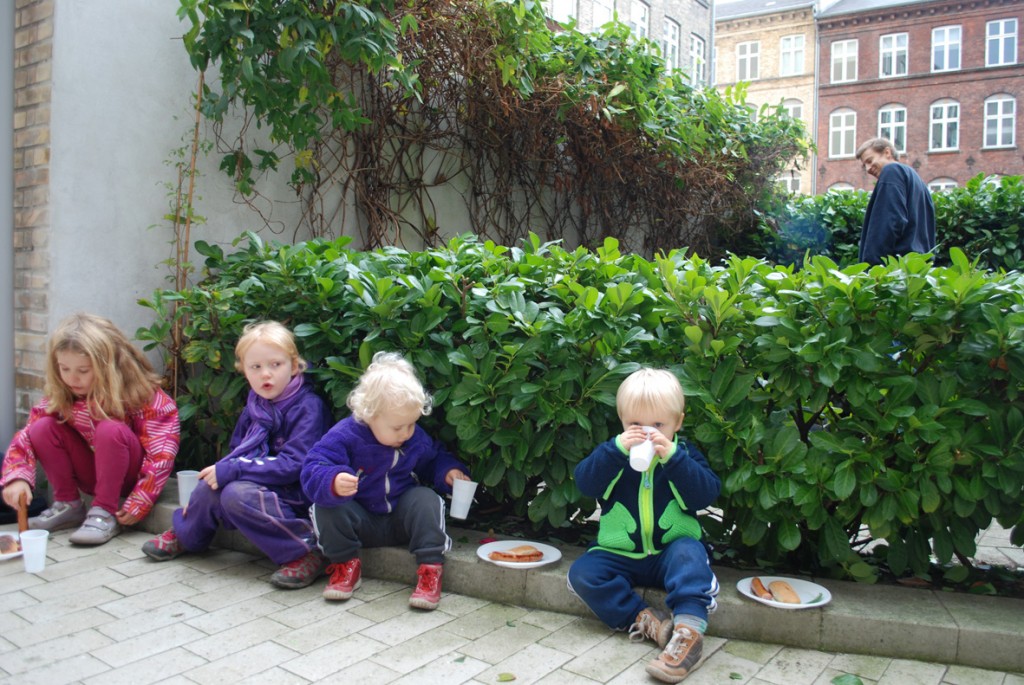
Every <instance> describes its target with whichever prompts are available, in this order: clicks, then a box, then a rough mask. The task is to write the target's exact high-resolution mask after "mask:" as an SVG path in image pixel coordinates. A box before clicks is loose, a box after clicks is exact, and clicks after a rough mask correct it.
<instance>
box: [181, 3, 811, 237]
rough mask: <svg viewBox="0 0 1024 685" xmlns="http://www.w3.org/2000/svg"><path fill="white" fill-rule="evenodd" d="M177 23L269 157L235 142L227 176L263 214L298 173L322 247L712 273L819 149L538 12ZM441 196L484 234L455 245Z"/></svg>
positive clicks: (617, 38)
mask: <svg viewBox="0 0 1024 685" xmlns="http://www.w3.org/2000/svg"><path fill="white" fill-rule="evenodd" d="M180 15H181V16H182V17H183V18H184V19H186V20H187V21H188V22H189V24H190V28H189V30H188V32H187V34H186V35H185V41H184V43H185V46H186V48H187V50H188V51H189V54H190V56H191V59H192V62H193V64H194V66H195V67H196V68H197V69H198V70H200V71H205V70H207V69H208V68H210V67H212V66H216V68H217V70H218V71H219V75H220V81H219V84H215V85H207V86H206V88H205V90H204V97H203V112H204V114H205V115H206V116H208V117H210V118H212V119H213V120H214V121H224V120H225V118H226V115H227V114H228V113H229V112H232V111H237V109H238V108H241V109H242V110H243V111H244V115H245V116H246V117H248V121H249V122H250V123H252V122H254V123H255V124H256V125H257V126H258V127H261V128H265V129H266V132H267V134H268V138H269V141H270V142H269V144H260V145H254V144H253V143H252V142H250V138H249V137H247V136H245V135H242V136H237V137H235V138H232V139H231V140H230V142H227V143H225V145H224V147H225V149H224V150H223V158H222V162H221V168H222V169H223V170H224V171H225V172H227V173H229V174H231V175H232V176H233V177H234V179H235V182H236V184H237V186H238V188H239V190H240V191H241V192H242V193H243V194H244V195H246V196H250V197H252V196H253V195H254V194H255V193H257V192H258V184H259V180H260V176H261V174H263V173H264V172H267V171H269V170H276V169H278V168H281V167H282V165H283V162H284V160H285V159H288V160H290V161H289V163H288V164H289V165H290V168H291V170H292V173H291V182H292V184H293V186H294V188H295V191H296V192H297V193H298V195H299V197H300V198H301V200H302V202H303V203H304V207H305V208H306V211H305V217H304V220H305V221H306V222H307V223H308V226H309V228H310V229H311V231H310V232H311V233H312V234H314V235H323V236H332V235H337V234H339V233H340V232H341V226H342V225H343V224H345V223H352V224H355V225H358V226H360V230H361V231H362V236H361V238H362V242H363V244H364V246H366V247H369V248H372V247H378V246H381V245H385V244H401V243H403V241H406V240H409V239H410V238H411V237H415V239H416V240H415V242H419V243H422V244H425V245H436V244H438V243H439V242H440V241H441V240H442V235H443V234H444V233H445V232H447V233H449V234H450V233H451V232H453V231H458V232H461V231H464V230H467V229H470V230H472V231H473V232H475V233H477V234H479V235H483V236H486V237H488V238H491V239H493V240H495V241H497V242H499V243H501V244H507V245H511V244H515V243H516V242H518V241H520V240H521V239H523V238H524V237H525V236H526V235H527V234H528V232H530V231H533V232H535V233H538V234H540V235H541V236H543V237H545V238H548V239H558V238H564V239H566V241H567V242H569V243H579V244H585V245H592V244H595V243H598V242H600V241H601V240H603V239H604V238H605V237H609V236H612V237H617V238H618V239H619V240H620V241H621V242H622V244H623V246H624V247H626V248H627V249H630V250H634V251H637V252H646V253H651V252H653V251H656V250H659V249H669V248H672V247H678V246H689V247H691V248H693V249H696V250H698V251H700V252H701V253H703V254H715V253H717V252H720V251H722V250H723V249H725V248H727V247H728V246H729V244H730V241H731V240H732V238H733V237H734V236H735V235H737V234H739V233H742V232H743V231H745V230H747V229H748V228H749V227H751V226H753V225H754V223H755V222H756V217H757V215H758V213H759V212H760V211H763V209H764V208H765V207H766V206H767V203H769V202H770V201H772V199H773V198H774V177H775V175H776V174H777V173H778V172H779V171H781V170H782V168H784V167H785V166H786V164H787V163H789V162H790V160H792V159H793V157H794V156H799V155H800V154H802V153H803V152H805V151H806V149H807V143H806V142H804V138H803V134H804V131H803V129H802V127H801V125H800V124H799V122H796V121H794V120H792V119H790V118H788V117H786V116H785V115H784V114H783V113H782V112H780V111H776V110H770V109H764V110H762V112H761V113H760V115H759V116H758V117H757V120H756V121H755V118H754V117H753V116H752V115H751V112H750V110H749V109H748V108H747V107H746V106H744V104H743V103H742V92H739V93H738V94H737V97H732V96H729V97H726V96H723V95H721V94H719V93H718V92H717V91H715V90H713V89H705V88H694V87H692V86H691V85H690V83H689V78H688V76H687V75H686V74H685V73H683V72H680V71H676V72H674V73H672V74H671V75H666V73H665V65H664V62H663V60H662V59H661V57H660V56H659V55H658V49H657V47H656V46H655V45H654V44H652V43H649V42H646V41H636V40H634V39H633V38H632V37H631V35H630V32H629V29H628V28H627V27H626V26H624V25H622V24H619V23H612V24H609V25H608V26H606V27H604V29H603V30H602V31H601V32H599V33H592V34H586V33H581V32H579V31H576V30H575V29H574V28H572V27H571V26H570V27H561V28H560V29H559V30H557V31H553V30H552V29H551V27H550V26H549V24H548V21H547V20H546V19H545V17H544V12H543V3H541V2H532V1H528V0H516V1H513V0H447V1H442V2H438V1H436V0H408V1H407V2H393V1H388V0H362V1H361V2H335V1H330V0H312V1H310V0H245V1H240V2H215V1H213V0H181V9H180ZM563 29H564V30H563ZM442 190H443V191H445V194H446V195H450V194H451V193H452V192H453V191H454V192H455V193H457V195H458V196H459V197H462V198H463V200H464V202H465V208H466V216H468V217H469V222H470V224H471V225H470V226H465V225H458V226H450V225H449V226H443V225H439V221H441V220H443V216H442V215H443V212H442V211H439V206H438V204H437V202H438V198H439V197H440V196H441V194H442V193H441V192H440V191H442ZM353 211H354V212H356V215H355V216H347V215H348V213H349V212H353ZM348 220H351V221H348Z"/></svg>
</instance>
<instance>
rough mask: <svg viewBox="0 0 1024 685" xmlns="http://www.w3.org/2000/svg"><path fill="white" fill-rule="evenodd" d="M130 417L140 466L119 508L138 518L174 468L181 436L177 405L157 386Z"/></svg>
mask: <svg viewBox="0 0 1024 685" xmlns="http://www.w3.org/2000/svg"><path fill="white" fill-rule="evenodd" d="M130 421H131V426H132V430H133V432H134V433H135V434H136V435H137V436H138V437H139V442H140V443H141V444H142V452H143V455H142V468H141V469H139V480H138V481H137V482H136V483H135V488H134V489H133V490H132V491H131V493H130V494H129V495H128V497H127V499H125V502H124V507H123V509H124V510H125V511H126V512H128V513H130V514H134V515H135V516H137V517H138V518H140V519H142V518H144V517H145V516H146V515H147V514H149V512H150V510H151V509H152V508H153V505H154V504H156V501H157V499H159V497H160V493H161V492H162V491H163V489H164V485H165V484H166V483H167V479H168V477H170V475H171V471H172V470H173V469H174V458H175V457H176V456H177V455H178V444H179V442H180V440H181V425H180V424H179V422H178V406H177V405H176V404H175V403H174V400H173V399H171V397H170V395H168V394H167V393H165V392H164V391H163V390H160V389H158V390H157V391H156V393H155V394H154V395H153V401H152V402H151V403H150V404H149V406H148V407H145V408H143V409H142V410H141V411H138V412H135V413H133V414H132V415H131V419H130Z"/></svg>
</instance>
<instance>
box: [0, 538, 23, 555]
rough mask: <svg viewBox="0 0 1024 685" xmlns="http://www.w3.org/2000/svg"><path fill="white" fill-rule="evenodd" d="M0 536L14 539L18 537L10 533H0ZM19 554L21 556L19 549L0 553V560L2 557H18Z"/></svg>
mask: <svg viewBox="0 0 1024 685" xmlns="http://www.w3.org/2000/svg"><path fill="white" fill-rule="evenodd" d="M0 536H3V537H5V538H14V539H15V540H17V539H18V538H17V537H16V536H14V535H11V534H10V533H0ZM20 556H21V550H20V549H19V550H18V551H17V552H8V553H7V554H0V561H3V560H4V559H13V558H15V557H20Z"/></svg>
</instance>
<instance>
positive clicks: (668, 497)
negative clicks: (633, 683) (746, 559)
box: [569, 368, 721, 683]
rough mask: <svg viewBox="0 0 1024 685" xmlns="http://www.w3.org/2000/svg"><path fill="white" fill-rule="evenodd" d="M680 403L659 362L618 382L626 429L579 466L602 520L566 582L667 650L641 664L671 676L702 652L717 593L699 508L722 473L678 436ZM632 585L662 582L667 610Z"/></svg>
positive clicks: (686, 669)
mask: <svg viewBox="0 0 1024 685" xmlns="http://www.w3.org/2000/svg"><path fill="white" fill-rule="evenodd" d="M684 405H685V400H684V397H683V389H682V386H681V385H680V384H679V380H678V379H677V378H676V377H675V376H674V375H673V374H672V373H671V372H669V371H666V370H663V369H646V368H645V369H640V370H639V371H636V372H634V373H633V374H630V376H628V377H627V378H626V380H625V381H623V382H622V385H620V386H619V390H618V394H617V395H616V407H617V410H618V414H619V419H620V420H621V421H622V433H621V434H619V435H618V436H616V437H615V438H613V439H612V440H609V441H607V442H605V443H602V444H601V445H598V447H597V448H596V449H595V450H594V451H593V452H592V453H591V454H590V456H588V457H587V458H586V459H584V460H583V461H581V462H580V463H579V464H578V465H577V466H576V471H575V477H576V485H577V486H578V487H579V489H580V492H582V493H583V494H584V495H587V496H589V497H594V498H595V499H597V501H598V504H599V505H600V507H601V520H600V527H599V529H598V535H597V541H596V543H595V544H594V546H592V547H591V548H590V549H589V550H587V553H586V554H584V555H583V556H581V557H580V558H579V559H578V560H577V561H576V562H575V563H573V565H572V567H571V568H570V569H569V588H570V589H571V590H572V591H573V592H575V593H576V594H577V595H578V596H579V597H580V599H582V600H583V601H584V602H585V603H586V604H587V606H589V607H590V609H591V610H592V611H593V612H594V613H595V614H597V617H598V618H600V619H601V620H602V621H604V622H605V623H606V624H607V625H608V626H610V627H611V628H614V629H617V630H627V629H628V630H629V635H630V639H633V640H643V639H644V638H649V639H652V640H654V641H655V642H657V643H658V645H659V646H660V647H663V648H664V649H663V651H662V653H661V654H660V655H659V656H658V658H657V659H655V660H653V661H651V662H650V663H649V664H648V665H647V672H648V673H649V674H650V675H652V676H653V677H655V678H657V679H658V680H661V681H664V682H668V683H677V682H679V681H681V680H683V678H685V677H686V676H687V675H688V674H689V673H690V671H692V670H693V667H694V666H695V665H696V664H697V662H698V661H699V660H700V657H701V653H702V650H703V647H702V644H703V634H704V631H705V629H706V628H707V617H708V614H709V613H711V612H712V611H714V610H715V607H716V604H715V596H716V595H717V594H718V579H717V578H716V577H715V574H714V572H713V571H712V570H711V564H710V560H709V559H708V553H707V549H706V548H705V547H704V544H703V543H702V542H701V539H700V538H701V529H700V524H699V523H698V522H697V518H696V512H697V511H698V510H701V509H704V508H706V507H708V506H709V505H710V504H711V503H712V502H714V500H715V498H716V497H718V493H719V491H720V490H721V481H720V480H719V478H718V476H717V475H715V473H714V472H713V471H712V470H711V467H710V466H708V462H707V460H706V459H705V458H704V455H702V454H701V453H700V452H699V451H698V450H697V448H696V447H694V446H693V445H692V444H690V443H689V442H687V441H685V440H678V439H677V438H676V433H677V432H678V431H679V429H680V428H681V427H682V425H683V417H684V414H685V412H684ZM647 440H650V443H651V445H653V451H654V457H653V459H652V460H651V462H650V465H649V466H647V467H646V469H644V470H642V471H637V470H634V468H631V466H630V458H629V452H630V448H632V447H634V446H639V445H641V443H644V442H645V441H647ZM646 447H647V448H648V449H649V448H650V446H646ZM634 463H635V462H634ZM637 465H638V466H639V467H640V468H642V464H637ZM636 586H645V587H659V588H664V589H665V590H666V593H667V594H666V598H665V601H666V604H667V605H668V608H669V610H670V611H671V612H672V616H671V618H663V615H661V614H660V613H659V612H657V611H655V610H654V609H652V608H651V607H649V606H648V605H647V604H646V602H644V600H643V598H642V597H641V596H640V595H639V594H637V592H636V591H635V590H634V589H633V588H634V587H636Z"/></svg>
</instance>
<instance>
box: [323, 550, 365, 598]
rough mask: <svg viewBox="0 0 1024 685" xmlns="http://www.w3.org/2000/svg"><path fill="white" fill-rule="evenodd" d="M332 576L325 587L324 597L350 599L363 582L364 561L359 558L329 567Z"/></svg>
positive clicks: (328, 570) (328, 571)
mask: <svg viewBox="0 0 1024 685" xmlns="http://www.w3.org/2000/svg"><path fill="white" fill-rule="evenodd" d="M327 573H329V574H330V576H331V578H330V580H328V581H327V587H325V588H324V599H348V598H349V597H351V596H352V593H353V592H355V591H356V590H358V589H359V586H360V585H362V583H363V562H362V561H360V560H359V559H358V558H356V559H350V560H348V561H346V562H344V563H341V564H331V565H330V566H328V567H327Z"/></svg>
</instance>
